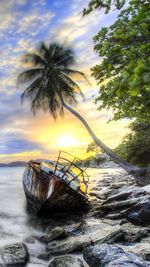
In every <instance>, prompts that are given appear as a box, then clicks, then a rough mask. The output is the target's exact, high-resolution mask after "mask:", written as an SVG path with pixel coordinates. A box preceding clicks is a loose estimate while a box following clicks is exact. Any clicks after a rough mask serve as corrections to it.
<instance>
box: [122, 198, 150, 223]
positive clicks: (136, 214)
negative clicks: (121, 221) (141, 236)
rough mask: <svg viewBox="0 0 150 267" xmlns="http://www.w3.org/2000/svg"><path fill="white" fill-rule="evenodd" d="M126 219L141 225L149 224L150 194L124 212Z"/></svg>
mask: <svg viewBox="0 0 150 267" xmlns="http://www.w3.org/2000/svg"><path fill="white" fill-rule="evenodd" d="M124 215H125V217H126V219H127V220H128V221H129V222H131V223H133V224H135V225H141V226H147V225H150V196H146V197H144V198H143V199H142V200H140V201H139V202H138V203H137V204H136V205H134V206H132V207H131V208H129V209H127V210H126V211H125V212H124Z"/></svg>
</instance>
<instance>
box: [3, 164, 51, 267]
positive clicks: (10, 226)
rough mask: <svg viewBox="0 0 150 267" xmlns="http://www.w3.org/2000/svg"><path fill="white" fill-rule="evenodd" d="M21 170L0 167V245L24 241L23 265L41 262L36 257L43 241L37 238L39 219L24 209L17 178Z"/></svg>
mask: <svg viewBox="0 0 150 267" xmlns="http://www.w3.org/2000/svg"><path fill="white" fill-rule="evenodd" d="M23 172H24V168H22V167H14V168H0V247H3V246H4V245H7V244H11V243H16V242H25V243H27V246H28V248H29V251H30V254H31V257H30V263H29V264H28V265H27V266H28V267H31V266H34V267H35V266H45V263H44V262H43V261H42V260H39V259H37V255H38V254H42V253H43V252H44V251H45V246H44V244H42V243H41V242H39V241H38V240H37V237H39V236H42V235H43V234H44V231H43V228H42V225H41V221H40V220H39V219H37V218H35V217H32V216H31V215H29V214H28V213H27V211H26V199H25V196H24V192H23V187H22V181H21V180H22V175H23ZM26 241H27V242H26ZM46 266H47V264H46Z"/></svg>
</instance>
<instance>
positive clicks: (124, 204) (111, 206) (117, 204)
mask: <svg viewBox="0 0 150 267" xmlns="http://www.w3.org/2000/svg"><path fill="white" fill-rule="evenodd" d="M142 199H143V197H139V198H131V199H127V200H123V201H114V202H113V203H108V204H102V205H101V209H103V210H107V211H109V210H117V209H122V210H123V209H125V208H128V207H130V206H133V205H135V204H137V203H138V202H139V201H140V200H142Z"/></svg>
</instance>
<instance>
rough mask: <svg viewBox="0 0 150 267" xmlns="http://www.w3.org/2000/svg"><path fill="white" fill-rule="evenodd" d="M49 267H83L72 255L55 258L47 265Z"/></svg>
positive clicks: (80, 261) (79, 260)
mask: <svg viewBox="0 0 150 267" xmlns="http://www.w3.org/2000/svg"><path fill="white" fill-rule="evenodd" d="M49 267H84V265H83V262H82V260H81V259H79V258H78V257H75V256H72V255H63V256H59V257H55V258H54V259H53V260H52V261H51V262H50V264H49Z"/></svg>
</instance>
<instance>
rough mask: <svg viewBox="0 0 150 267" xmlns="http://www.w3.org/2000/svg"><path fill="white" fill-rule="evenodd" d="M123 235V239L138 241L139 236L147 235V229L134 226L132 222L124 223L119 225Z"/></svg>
mask: <svg viewBox="0 0 150 267" xmlns="http://www.w3.org/2000/svg"><path fill="white" fill-rule="evenodd" d="M121 230H122V233H123V236H124V241H128V242H130V243H132V242H136V241H139V240H140V239H141V238H143V237H145V236H147V235H148V232H147V229H146V228H144V227H139V226H136V225H134V224H132V223H125V224H123V225H122V226H121Z"/></svg>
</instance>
